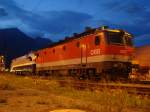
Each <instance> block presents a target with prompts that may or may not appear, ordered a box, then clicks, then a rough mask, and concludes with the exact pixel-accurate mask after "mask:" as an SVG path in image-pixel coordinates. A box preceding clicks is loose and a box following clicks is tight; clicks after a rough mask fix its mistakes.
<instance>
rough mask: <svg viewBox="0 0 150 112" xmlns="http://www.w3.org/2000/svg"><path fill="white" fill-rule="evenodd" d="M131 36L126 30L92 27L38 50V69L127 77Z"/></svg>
mask: <svg viewBox="0 0 150 112" xmlns="http://www.w3.org/2000/svg"><path fill="white" fill-rule="evenodd" d="M133 50H134V48H133V46H132V36H131V35H130V34H129V33H127V32H125V31H123V30H110V29H90V30H89V31H86V32H84V33H82V34H76V35H74V36H73V37H72V38H67V39H65V40H64V41H61V42H59V43H56V44H54V45H52V46H50V47H48V48H45V49H42V50H38V51H37V52H35V54H36V56H37V58H36V60H35V63H36V72H37V73H42V74H43V73H45V74H59V75H68V74H69V75H72V76H78V77H80V78H93V77H97V78H101V77H105V78H106V77H109V78H111V79H114V78H116V77H119V78H122V77H123V78H127V77H128V74H129V72H130V70H131V61H132V53H133Z"/></svg>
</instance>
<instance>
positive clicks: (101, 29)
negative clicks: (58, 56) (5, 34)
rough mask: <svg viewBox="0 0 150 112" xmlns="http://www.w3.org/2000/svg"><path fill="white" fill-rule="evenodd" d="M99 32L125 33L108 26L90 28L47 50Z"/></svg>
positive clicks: (60, 41)
mask: <svg viewBox="0 0 150 112" xmlns="http://www.w3.org/2000/svg"><path fill="white" fill-rule="evenodd" d="M97 31H98V32H102V31H111V32H120V31H123V30H121V29H108V27H107V26H103V27H99V28H90V27H87V28H86V29H85V31H84V32H83V33H79V34H78V33H74V34H73V36H71V37H65V39H64V40H59V41H58V42H55V43H53V44H51V45H49V46H48V47H46V48H51V47H54V46H57V45H61V44H64V43H66V42H69V41H72V40H75V39H79V38H83V37H84V36H86V35H90V34H94V33H96V32H97ZM125 32H126V31H125ZM126 33H127V32H126ZM127 34H128V35H131V34H129V33H127ZM46 48H43V49H46ZM43 49H40V50H37V51H41V50H43Z"/></svg>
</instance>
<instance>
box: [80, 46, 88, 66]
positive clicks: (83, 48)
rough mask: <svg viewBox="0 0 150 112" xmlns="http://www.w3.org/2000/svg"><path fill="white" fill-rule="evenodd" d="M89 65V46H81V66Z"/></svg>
mask: <svg viewBox="0 0 150 112" xmlns="http://www.w3.org/2000/svg"><path fill="white" fill-rule="evenodd" d="M86 64H87V45H85V44H83V45H82V46H81V65H82V66H86Z"/></svg>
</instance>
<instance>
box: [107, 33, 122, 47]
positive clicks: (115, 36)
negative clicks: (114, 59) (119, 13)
mask: <svg viewBox="0 0 150 112" xmlns="http://www.w3.org/2000/svg"><path fill="white" fill-rule="evenodd" d="M107 39H108V43H109V44H119V45H123V44H124V39H123V34H122V33H121V32H107Z"/></svg>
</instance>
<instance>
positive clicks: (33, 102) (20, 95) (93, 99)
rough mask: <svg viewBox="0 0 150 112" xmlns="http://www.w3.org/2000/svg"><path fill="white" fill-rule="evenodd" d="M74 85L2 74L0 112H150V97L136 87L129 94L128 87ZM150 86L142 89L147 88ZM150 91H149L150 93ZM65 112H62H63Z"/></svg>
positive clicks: (53, 80)
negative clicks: (59, 111) (55, 111)
mask: <svg viewBox="0 0 150 112" xmlns="http://www.w3.org/2000/svg"><path fill="white" fill-rule="evenodd" d="M71 85H72V81H68V82H67V84H66V83H64V82H61V83H60V82H58V81H57V80H55V79H51V80H47V79H41V78H33V77H28V76H16V75H13V74H10V73H0V112H50V111H53V110H55V109H78V110H82V111H85V112H149V110H150V97H149V92H150V91H147V92H148V95H146V94H144V95H143V94H137V92H136V91H137V90H136V89H134V88H135V87H136V86H137V85H133V88H132V90H131V89H130V93H131V91H132V94H130V93H129V92H128V89H127V88H126V86H127V84H124V85H123V86H124V87H123V88H124V89H122V86H118V85H119V84H117V88H115V89H114V88H113V89H112V87H111V88H110V87H108V86H103V88H101V89H99V88H98V87H97V86H98V85H97V86H93V85H92V84H91V85H92V86H93V87H94V89H93V88H92V89H91V88H84V89H83V87H82V86H84V84H80V86H81V87H79V85H78V84H77V83H76V85H77V86H76V87H78V88H74V87H73V86H71ZM86 85H87V84H86ZM149 86H150V85H149V84H146V85H142V86H140V88H148V89H149ZM149 90H150V89H149ZM61 112H62V111H61Z"/></svg>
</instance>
